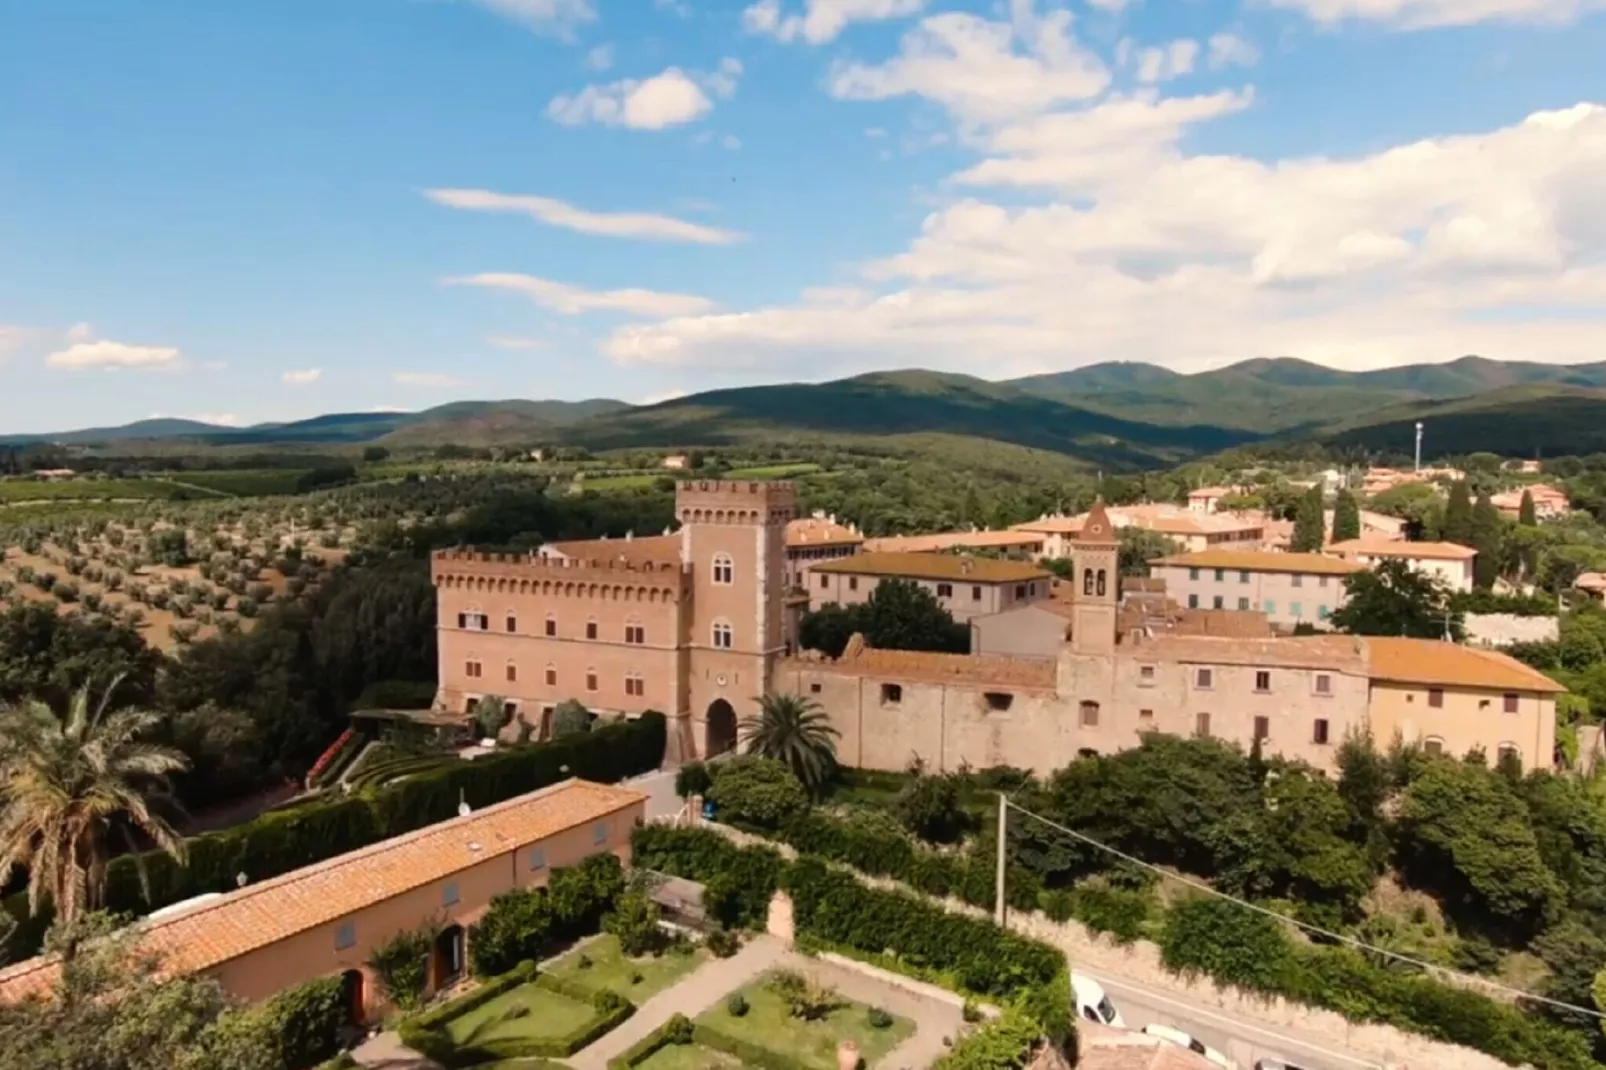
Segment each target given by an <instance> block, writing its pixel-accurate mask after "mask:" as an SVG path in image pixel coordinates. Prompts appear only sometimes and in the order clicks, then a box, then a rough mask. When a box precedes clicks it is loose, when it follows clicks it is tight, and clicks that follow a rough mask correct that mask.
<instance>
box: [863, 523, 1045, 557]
mask: <svg viewBox="0 0 1606 1070" xmlns="http://www.w3.org/2000/svg"><path fill="white" fill-rule="evenodd" d="M864 550H865V552H866V553H873V554H874V553H890V554H940V553H956V552H958V553H964V552H980V553H990V554H997V555H999V556H1001V557H1019V558H1037V557H1041V556H1043V537H1042V536H1041V535H1034V534H1032V533H1031V532H1029V531H988V530H985V529H978V530H975V531H939V532H934V533H933V534H930V535H885V536H882V537H881V538H877V539H866V540H865V541H864Z"/></svg>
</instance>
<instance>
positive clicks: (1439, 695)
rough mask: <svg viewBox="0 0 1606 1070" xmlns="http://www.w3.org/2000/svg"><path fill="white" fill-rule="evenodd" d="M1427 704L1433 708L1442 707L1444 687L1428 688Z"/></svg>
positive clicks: (1439, 708)
mask: <svg viewBox="0 0 1606 1070" xmlns="http://www.w3.org/2000/svg"><path fill="white" fill-rule="evenodd" d="M1428 706H1429V707H1431V708H1432V709H1435V710H1442V709H1443V708H1444V688H1442V687H1430V688H1428Z"/></svg>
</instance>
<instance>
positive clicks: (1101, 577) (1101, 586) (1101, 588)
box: [1099, 568, 1104, 598]
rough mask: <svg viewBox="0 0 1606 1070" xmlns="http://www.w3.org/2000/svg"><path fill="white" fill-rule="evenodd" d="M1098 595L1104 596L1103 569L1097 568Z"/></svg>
mask: <svg viewBox="0 0 1606 1070" xmlns="http://www.w3.org/2000/svg"><path fill="white" fill-rule="evenodd" d="M1099 597H1100V598H1103V597H1104V570H1103V569H1102V568H1101V569H1099Z"/></svg>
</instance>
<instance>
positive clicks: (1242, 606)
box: [1238, 598, 1249, 613]
mask: <svg viewBox="0 0 1606 1070" xmlns="http://www.w3.org/2000/svg"><path fill="white" fill-rule="evenodd" d="M1248 608H1249V599H1247V598H1240V599H1238V611H1239V612H1240V613H1242V612H1243V611H1244V610H1246V609H1248Z"/></svg>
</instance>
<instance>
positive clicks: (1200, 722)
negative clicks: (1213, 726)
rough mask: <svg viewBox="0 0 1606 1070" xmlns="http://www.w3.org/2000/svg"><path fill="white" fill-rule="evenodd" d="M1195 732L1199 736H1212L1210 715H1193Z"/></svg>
mask: <svg viewBox="0 0 1606 1070" xmlns="http://www.w3.org/2000/svg"><path fill="white" fill-rule="evenodd" d="M1193 732H1194V735H1199V736H1208V735H1209V734H1210V715H1209V714H1208V713H1196V714H1194V715H1193Z"/></svg>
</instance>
